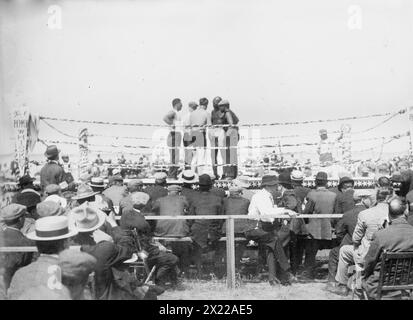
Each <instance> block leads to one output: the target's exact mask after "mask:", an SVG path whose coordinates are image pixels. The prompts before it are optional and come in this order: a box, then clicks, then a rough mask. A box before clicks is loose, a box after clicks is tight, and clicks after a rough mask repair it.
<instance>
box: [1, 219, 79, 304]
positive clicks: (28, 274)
mask: <svg viewBox="0 0 413 320" xmlns="http://www.w3.org/2000/svg"><path fill="white" fill-rule="evenodd" d="M76 234H77V231H76V229H75V228H74V227H73V226H71V225H69V221H68V219H67V217H64V216H58V217H56V216H52V217H45V218H40V219H38V220H36V226H35V231H33V232H31V233H29V234H27V238H28V239H30V240H33V241H35V243H36V247H37V251H38V252H39V254H40V256H39V258H38V259H37V260H36V261H35V262H32V263H31V264H29V265H27V266H25V267H23V268H21V269H19V270H17V271H16V273H15V274H14V276H13V278H12V281H11V284H10V288H9V290H8V292H7V295H8V298H9V299H11V300H15V299H18V298H19V297H20V296H21V295H23V293H24V292H25V291H26V290H27V289H30V288H36V287H39V286H40V287H47V288H48V289H49V290H51V291H52V292H54V293H58V294H59V295H60V294H61V295H63V296H65V297H67V299H70V293H69V290H68V289H67V288H66V287H65V286H63V285H62V283H61V273H60V270H59V267H58V261H59V259H58V255H59V253H60V252H61V251H63V250H64V249H66V248H67V247H68V245H69V243H68V239H69V238H71V237H74V236H75V235H76Z"/></svg>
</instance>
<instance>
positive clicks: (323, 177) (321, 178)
mask: <svg viewBox="0 0 413 320" xmlns="http://www.w3.org/2000/svg"><path fill="white" fill-rule="evenodd" d="M315 179H316V180H319V181H327V180H328V175H327V172H324V171H320V172H317V175H316V176H315Z"/></svg>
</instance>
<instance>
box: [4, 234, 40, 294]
mask: <svg viewBox="0 0 413 320" xmlns="http://www.w3.org/2000/svg"><path fill="white" fill-rule="evenodd" d="M30 246H34V242H33V241H31V240H29V239H27V238H26V237H25V236H24V235H23V233H21V231H20V230H17V229H14V228H8V227H6V228H5V229H4V230H1V231H0V247H30ZM32 258H33V252H10V253H5V252H2V253H0V268H4V274H3V280H4V285H5V288H6V290H7V289H8V288H9V286H10V282H11V279H12V277H13V275H14V273H15V272H16V271H17V270H18V269H20V268H21V267H24V266H27V265H28V264H29V263H31V262H32Z"/></svg>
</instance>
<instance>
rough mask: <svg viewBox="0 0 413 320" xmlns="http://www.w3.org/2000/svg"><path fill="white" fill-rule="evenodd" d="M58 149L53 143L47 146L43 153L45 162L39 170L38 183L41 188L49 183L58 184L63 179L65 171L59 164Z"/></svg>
mask: <svg viewBox="0 0 413 320" xmlns="http://www.w3.org/2000/svg"><path fill="white" fill-rule="evenodd" d="M59 153H60V150H59V149H58V148H57V146H55V145H51V146H48V147H47V148H46V152H45V153H44V155H45V156H46V158H47V163H46V164H45V165H44V166H43V168H42V169H41V170H40V184H41V187H42V190H44V189H45V188H46V186H47V185H49V184H60V183H62V182H63V181H64V179H65V171H64V169H63V168H62V166H61V165H60V164H59Z"/></svg>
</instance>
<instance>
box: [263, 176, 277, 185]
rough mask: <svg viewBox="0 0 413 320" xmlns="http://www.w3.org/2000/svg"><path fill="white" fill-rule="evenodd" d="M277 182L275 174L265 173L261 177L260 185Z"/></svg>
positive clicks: (275, 183)
mask: <svg viewBox="0 0 413 320" xmlns="http://www.w3.org/2000/svg"><path fill="white" fill-rule="evenodd" d="M278 183H279V181H278V177H277V176H275V175H266V176H263V177H262V180H261V186H262V187H265V186H275V185H277V184H278Z"/></svg>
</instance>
